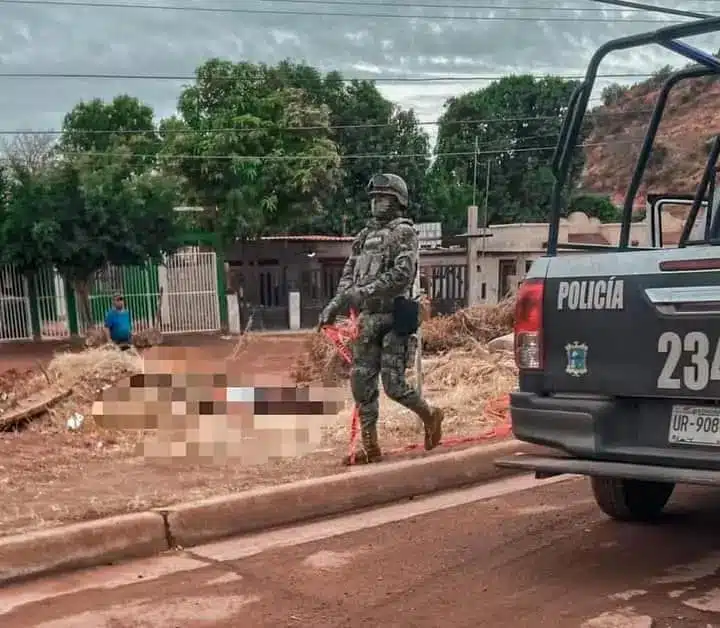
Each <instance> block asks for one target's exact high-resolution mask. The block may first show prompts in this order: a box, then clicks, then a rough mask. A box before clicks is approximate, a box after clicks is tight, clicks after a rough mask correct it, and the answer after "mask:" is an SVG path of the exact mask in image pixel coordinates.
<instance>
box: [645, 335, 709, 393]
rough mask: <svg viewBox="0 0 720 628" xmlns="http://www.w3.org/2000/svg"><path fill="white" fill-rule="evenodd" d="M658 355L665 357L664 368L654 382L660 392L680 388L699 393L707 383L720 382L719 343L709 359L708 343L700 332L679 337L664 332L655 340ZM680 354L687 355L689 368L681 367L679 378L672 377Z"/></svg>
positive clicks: (707, 339)
mask: <svg viewBox="0 0 720 628" xmlns="http://www.w3.org/2000/svg"><path fill="white" fill-rule="evenodd" d="M657 347H658V353H665V354H667V358H665V365H664V366H663V368H662V371H660V375H659V376H658V379H657V387H658V388H661V389H663V390H680V388H682V387H683V385H684V386H685V387H686V388H689V389H690V390H694V391H699V390H703V389H704V388H706V387H707V385H708V384H709V383H710V382H711V381H720V343H718V344H717V345H715V347H714V349H715V350H714V353H713V356H712V361H711V359H710V351H711V350H712V347H711V346H710V340H709V338H708V337H707V335H706V334H704V333H702V332H701V331H691V332H689V333H687V334H685V336H683V337H681V336H680V335H679V334H676V333H675V332H673V331H666V332H665V333H663V334H662V335H661V336H660V338H658V345H657ZM683 353H689V354H690V365H689V366H684V367H683V368H682V370H681V372H680V375H681V377H673V373H675V369H677V366H678V364H679V362H680V358H681V357H682V355H683Z"/></svg>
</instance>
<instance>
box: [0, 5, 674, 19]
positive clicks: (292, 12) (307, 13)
mask: <svg viewBox="0 0 720 628" xmlns="http://www.w3.org/2000/svg"><path fill="white" fill-rule="evenodd" d="M0 4H16V5H25V6H33V5H35V6H45V7H48V6H55V7H81V8H92V9H123V10H130V9H140V10H153V11H178V12H192V13H215V14H228V13H232V14H241V15H286V16H294V17H298V16H307V17H351V18H358V17H366V18H382V19H403V20H407V19H417V20H432V21H438V20H443V21H456V20H460V21H474V22H604V23H608V22H622V23H625V24H667V23H668V20H662V19H655V20H653V19H644V18H643V19H637V18H632V19H623V18H612V17H602V18H586V17H547V16H542V17H527V16H519V15H516V16H497V15H447V14H438V15H436V14H433V15H427V14H422V13H418V14H412V15H409V14H406V13H355V12H351V11H333V12H326V11H297V10H292V9H247V8H238V7H198V6H186V5H161V4H136V3H117V2H79V1H77V0H0ZM359 6H362V5H359ZM501 8H502V7H499V6H498V7H493V10H495V11H497V10H498V9H501ZM523 10H527V9H523Z"/></svg>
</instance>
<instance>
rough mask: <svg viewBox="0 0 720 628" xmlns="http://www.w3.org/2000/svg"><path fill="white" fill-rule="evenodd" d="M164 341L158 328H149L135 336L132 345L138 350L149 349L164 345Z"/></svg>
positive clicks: (136, 333)
mask: <svg viewBox="0 0 720 628" xmlns="http://www.w3.org/2000/svg"><path fill="white" fill-rule="evenodd" d="M162 339H163V336H162V332H161V331H160V330H159V329H157V327H148V328H145V329H141V330H140V331H137V332H135V333H134V334H133V337H132V344H133V346H134V347H137V348H138V349H147V348H149V347H157V346H158V345H159V344H162Z"/></svg>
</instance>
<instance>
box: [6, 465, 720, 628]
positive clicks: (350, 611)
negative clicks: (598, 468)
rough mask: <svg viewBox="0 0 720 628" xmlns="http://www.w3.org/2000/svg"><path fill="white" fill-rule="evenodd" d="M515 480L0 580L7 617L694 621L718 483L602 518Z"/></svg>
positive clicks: (438, 627)
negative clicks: (643, 516)
mask: <svg viewBox="0 0 720 628" xmlns="http://www.w3.org/2000/svg"><path fill="white" fill-rule="evenodd" d="M538 484H539V483H537V482H536V481H535V480H533V479H531V478H525V477H523V478H515V479H512V480H508V481H505V482H504V483H498V484H497V485H492V486H489V487H480V488H475V489H469V490H466V491H462V492H457V493H452V494H450V493H448V494H444V495H439V496H435V497H431V498H428V499H423V500H414V501H411V502H407V503H404V504H398V505H394V506H390V507H387V508H383V509H379V510H375V511H372V512H368V513H363V514H358V515H353V516H347V517H343V518H340V519H336V520H333V521H326V522H320V523H316V524H310V525H306V526H301V527H297V528H294V529H292V530H281V531H274V532H269V533H265V534H262V535H258V536H257V537H255V538H252V539H247V538H246V539H235V540H229V541H226V542H222V543H218V544H214V545H209V546H205V547H201V548H194V549H193V550H192V551H188V552H176V553H173V554H169V555H166V556H163V557H159V558H155V559H151V560H146V561H141V562H136V563H133V564H128V565H122V566H115V567H107V568H103V569H99V570H95V571H91V572H84V573H78V574H74V575H69V576H61V577H56V578H53V579H49V580H46V581H44V582H36V583H29V584H24V585H17V586H15V587H11V588H6V589H5V590H2V591H0V626H12V627H13V628H29V627H31V626H32V627H40V628H106V627H107V628H110V627H112V628H131V627H132V628H140V627H143V628H145V627H148V628H149V627H151V626H152V627H154V628H155V627H157V628H161V627H182V628H196V627H201V626H202V627H210V626H212V627H218V628H238V627H242V628H256V627H257V628H261V627H268V628H269V627H273V628H276V627H292V626H313V627H317V628H320V627H327V628H335V627H338V628H340V627H346V626H347V627H354V626H384V627H388V628H389V627H392V626H397V627H407V628H411V627H412V628H443V627H446V626H448V627H453V628H462V627H467V628H478V627H479V626H489V627H496V626H497V627H498V628H500V627H502V626H513V627H514V628H523V627H527V628H537V627H538V626H552V627H553V628H566V627H567V628H570V627H573V628H579V627H582V628H611V627H612V628H648V627H650V626H653V627H654V628H670V627H673V628H675V627H679V628H700V627H702V628H707V627H708V626H719V625H720V575H718V570H720V537H719V536H718V534H717V530H718V526H719V524H720V492H717V491H716V492H712V491H706V490H695V489H692V490H691V489H683V490H680V491H678V493H677V495H676V496H675V498H674V500H673V502H672V506H671V509H670V512H671V514H670V516H669V517H668V518H667V520H666V521H665V522H664V523H662V524H660V525H655V526H637V525H621V524H618V523H614V522H611V521H609V520H607V519H606V518H605V517H604V516H602V515H601V514H600V513H599V512H598V510H597V509H596V507H595V505H594V503H592V501H591V499H590V496H589V492H588V490H587V485H586V483H585V480H582V479H576V478H564V479H562V481H559V482H558V481H553V482H551V483H543V484H540V485H539V487H537V486H538Z"/></svg>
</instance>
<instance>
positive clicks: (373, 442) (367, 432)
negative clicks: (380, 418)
mask: <svg viewBox="0 0 720 628" xmlns="http://www.w3.org/2000/svg"><path fill="white" fill-rule="evenodd" d="M361 437H362V446H361V447H360V448H359V449H356V450H355V460H354V461H353V460H351V456H350V455H347V456H345V458H343V464H344V465H345V466H346V467H349V466H350V465H351V464H372V463H373V462H380V461H381V460H382V451H380V445H379V444H378V435H377V427H375V426H373V427H370V428H363V429H362V432H361Z"/></svg>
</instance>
